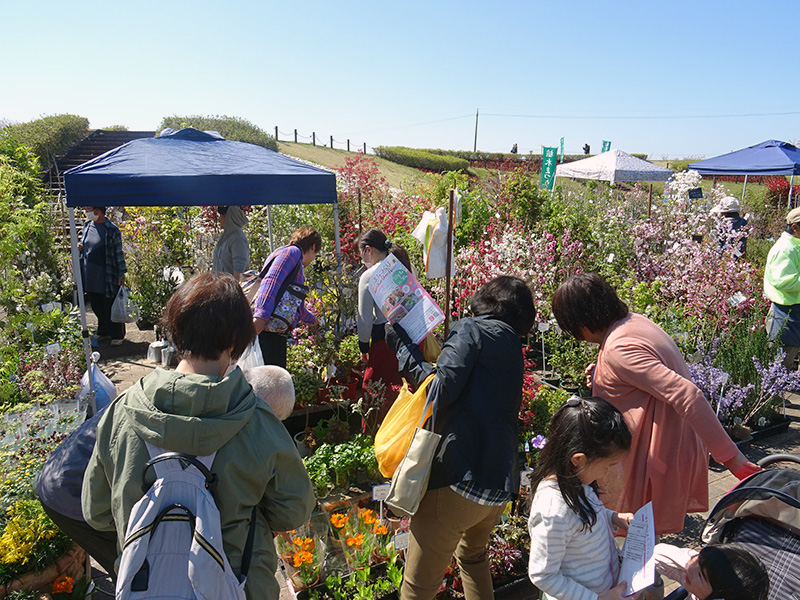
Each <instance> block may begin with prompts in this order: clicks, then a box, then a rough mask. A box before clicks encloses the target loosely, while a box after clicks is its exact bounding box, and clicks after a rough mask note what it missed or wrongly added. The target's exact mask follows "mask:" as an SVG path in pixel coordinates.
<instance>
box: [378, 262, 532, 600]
mask: <svg viewBox="0 0 800 600" xmlns="http://www.w3.org/2000/svg"><path fill="white" fill-rule="evenodd" d="M470 308H471V310H472V313H473V314H474V315H475V316H474V317H470V318H464V319H461V320H460V321H458V322H457V323H456V324H455V325H454V326H453V330H452V332H451V333H450V335H449V336H448V338H447V340H446V341H445V343H444V346H443V347H442V353H441V355H440V356H439V359H438V361H437V363H436V366H435V367H434V366H433V365H431V364H430V363H428V362H426V361H425V359H424V358H423V356H422V353H421V352H420V351H419V348H418V347H417V346H416V345H414V344H411V342H410V339H408V336H407V335H405V332H404V331H403V330H402V329H401V328H400V327H395V328H392V327H391V326H389V325H387V327H386V334H387V336H386V341H387V343H388V344H389V346H390V347H392V349H393V350H395V352H397V358H398V363H399V366H400V370H401V371H402V372H403V373H404V374H405V375H406V377H407V378H408V379H409V380H410V381H412V382H413V383H415V384H419V383H421V382H422V381H424V380H425V378H426V377H427V375H429V374H430V373H432V372H435V373H436V375H435V377H434V378H433V380H432V381H431V383H430V384H429V386H428V394H429V395H432V396H431V397H432V398H433V399H435V401H436V402H437V404H436V405H435V406H436V417H435V430H436V432H437V433H439V434H441V436H442V440H441V442H440V444H439V448H437V451H436V455H435V457H434V461H433V466H432V469H431V477H430V481H429V483H428V491H427V492H426V494H425V496H424V497H423V499H422V502H421V503H420V507H419V510H418V511H417V513H416V514H415V515H414V518H413V519H412V521H411V540H410V542H409V547H408V554H407V559H406V568H405V575H404V579H403V587H402V590H401V593H400V597H401V598H402V600H412V599H413V600H417V599H425V600H430V599H432V598H433V597H434V596H435V595H436V592H437V590H438V589H439V586H440V584H441V582H442V577H443V576H444V573H445V571H446V569H447V566H448V565H449V563H450V558H451V557H452V556H453V555H455V557H456V560H457V561H458V564H459V567H460V569H461V578H462V581H463V583H464V595H465V597H466V598H467V600H477V599H479V598H480V599H486V598H492V597H493V592H492V577H491V573H490V571H489V561H488V559H487V554H486V545H487V543H488V541H489V535H490V533H491V531H492V529H493V528H494V526H495V525H496V524H497V523H498V522H499V521H500V516H501V515H502V513H503V510H504V508H505V505H506V504H507V503H508V502H509V501H510V500H511V499H512V498H513V497H514V496H515V495H516V493H517V491H518V490H519V466H518V465H517V449H518V444H519V431H518V428H517V418H518V414H519V407H520V402H521V400H522V371H523V364H522V344H521V342H520V338H521V337H523V336H525V335H527V334H528V332H529V331H530V329H531V327H532V326H533V322H534V319H535V314H536V311H535V309H534V306H533V295H532V294H531V291H530V289H529V288H528V286H527V285H526V284H525V282H524V281H522V280H521V279H519V278H517V277H509V276H500V277H497V278H495V279H493V280H491V281H489V282H488V283H486V284H485V285H484V286H483V287H481V288H480V289H479V290H478V291H477V292H476V293H475V295H474V296H473V298H472V302H471V305H470Z"/></svg>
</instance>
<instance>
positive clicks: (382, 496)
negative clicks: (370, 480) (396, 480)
mask: <svg viewBox="0 0 800 600" xmlns="http://www.w3.org/2000/svg"><path fill="white" fill-rule="evenodd" d="M390 487H392V484H391V483H381V484H379V485H373V486H372V499H373V500H375V501H377V502H380V501H381V500H386V498H387V497H388V496H389V488H390Z"/></svg>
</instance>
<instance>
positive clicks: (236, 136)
mask: <svg viewBox="0 0 800 600" xmlns="http://www.w3.org/2000/svg"><path fill="white" fill-rule="evenodd" d="M165 127H171V128H172V129H183V128H185V127H194V128H195V129H199V130H200V131H217V132H219V134H220V135H221V136H222V137H224V138H225V139H226V140H233V141H235V142H247V143H248V144H255V145H256V146H263V147H264V148H268V149H270V150H274V151H275V152H277V151H278V142H276V141H275V138H274V137H272V136H271V135H269V134H268V133H266V132H265V131H264V130H262V129H261V128H259V127H257V126H256V125H253V124H252V123H251V122H250V121H248V120H246V119H242V118H240V117H226V116H224V115H223V116H221V117H220V116H214V117H203V116H199V115H194V116H190V117H179V116H177V115H176V116H173V117H164V120H163V121H161V125H160V126H159V128H158V129H159V131H160V130H162V129H164V128H165Z"/></svg>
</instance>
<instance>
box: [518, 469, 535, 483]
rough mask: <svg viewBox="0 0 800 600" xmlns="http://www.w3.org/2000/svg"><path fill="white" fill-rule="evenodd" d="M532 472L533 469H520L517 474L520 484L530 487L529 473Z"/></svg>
mask: <svg viewBox="0 0 800 600" xmlns="http://www.w3.org/2000/svg"><path fill="white" fill-rule="evenodd" d="M532 474H533V470H531V469H528V470H527V471H521V472H520V474H519V483H520V485H524V486H525V487H530V485H531V475H532Z"/></svg>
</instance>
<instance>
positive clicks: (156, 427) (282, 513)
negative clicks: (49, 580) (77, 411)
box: [81, 368, 315, 600]
mask: <svg viewBox="0 0 800 600" xmlns="http://www.w3.org/2000/svg"><path fill="white" fill-rule="evenodd" d="M145 440H147V441H149V442H150V443H151V444H154V445H155V446H157V447H159V448H163V449H165V450H167V451H175V452H184V453H186V454H190V455H194V456H206V455H209V454H211V453H212V452H215V451H216V452H217V454H216V456H215V458H214V463H213V465H212V469H211V471H212V472H213V473H215V474H216V475H217V476H218V477H219V482H218V485H217V490H216V493H215V498H214V499H215V501H216V504H217V508H219V512H220V518H221V521H222V538H223V545H224V548H225V554H226V555H227V557H228V560H229V561H230V563H231V567H232V568H233V570H234V572H235V573H237V574H238V573H239V570H240V567H241V561H242V550H243V548H244V545H245V541H246V539H247V532H248V529H249V526H250V518H251V515H252V509H253V506H258V508H259V510H258V511H257V517H256V537H255V544H254V547H253V557H252V562H251V565H250V571H249V573H248V575H247V585H246V586H245V592H246V594H247V598H248V600H250V599H254V598H259V599H264V598H266V599H276V600H277V598H278V597H279V594H280V588H279V585H278V582H277V581H276V579H275V571H276V568H277V555H276V552H275V545H274V543H273V539H272V532H273V531H287V530H290V529H294V528H296V527H299V526H300V525H302V524H303V523H305V522H306V521H308V519H309V517H310V516H311V511H312V509H313V507H314V504H315V499H314V493H313V490H312V487H311V481H310V480H309V478H308V473H306V470H305V466H304V465H303V461H302V460H301V459H300V456H299V455H298V453H297V448H296V447H295V444H294V442H293V440H292V438H291V436H290V435H289V433H288V432H287V431H286V428H285V427H284V426H283V423H281V421H280V420H279V419H278V417H276V416H275V414H274V413H273V412H272V409H270V408H269V407H268V406H267V404H266V403H265V402H263V401H262V400H260V399H259V398H257V397H256V396H255V395H254V394H253V391H252V388H251V387H250V384H249V383H247V381H246V380H245V378H244V376H243V375H242V371H241V370H240V369H238V368H236V369H234V370H233V371H232V372H231V373H230V374H229V375H227V376H226V377H210V376H206V375H196V374H185V373H178V372H175V371H165V370H162V369H156V370H155V371H154V372H153V373H151V374H149V375H147V376H146V377H143V378H142V379H140V380H139V381H137V382H136V383H135V384H134V385H133V386H131V387H130V388H129V389H128V390H127V391H125V392H124V393H122V394H121V395H120V396H118V397H117V399H116V400H115V401H114V402H113V403H112V404H111V406H109V408H108V410H107V412H106V414H105V415H104V416H103V418H102V419H101V420H100V423H99V424H98V427H97V444H96V445H95V449H94V452H93V453H92V458H91V460H90V461H89V466H88V468H87V470H86V474H85V476H84V479H83V490H82V496H81V500H82V505H83V515H84V517H85V518H86V521H87V523H88V524H89V525H91V526H92V527H94V528H95V529H98V530H101V531H113V530H115V529H116V531H117V539H118V543H119V547H122V543H123V541H124V538H125V531H126V529H127V525H128V516H129V515H130V513H131V510H132V508H133V505H134V504H135V503H136V502H138V501H139V499H140V498H141V497H142V487H141V486H142V481H141V477H142V468H143V467H144V465H145V463H146V462H147V461H148V460H149V458H150V457H149V454H148V452H147V447H146V446H145V444H144V441H145Z"/></svg>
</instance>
